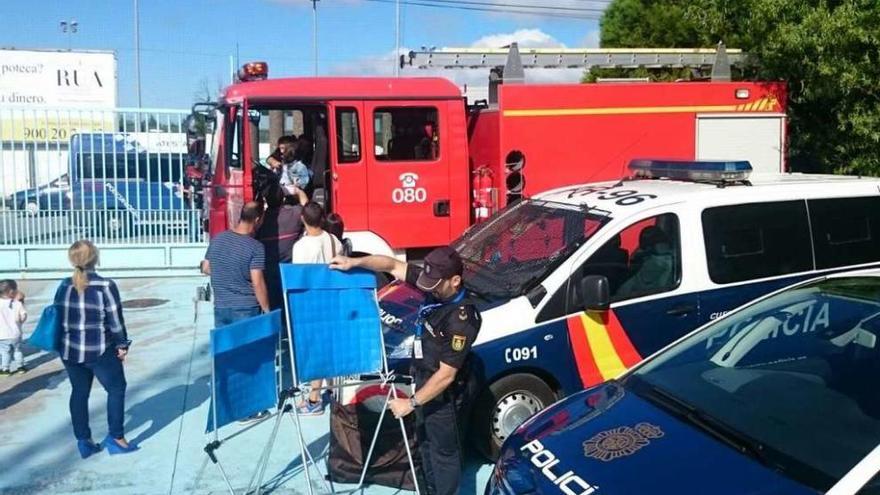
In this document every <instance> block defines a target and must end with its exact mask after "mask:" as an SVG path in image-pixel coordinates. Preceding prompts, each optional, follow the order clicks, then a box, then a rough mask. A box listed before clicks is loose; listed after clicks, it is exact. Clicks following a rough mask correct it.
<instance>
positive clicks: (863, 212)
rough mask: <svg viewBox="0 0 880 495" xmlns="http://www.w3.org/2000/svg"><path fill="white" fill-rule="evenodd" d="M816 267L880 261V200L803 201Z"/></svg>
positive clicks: (867, 198)
mask: <svg viewBox="0 0 880 495" xmlns="http://www.w3.org/2000/svg"><path fill="white" fill-rule="evenodd" d="M807 204H808V206H809V210H810V223H811V225H812V227H813V245H814V246H815V248H816V268H820V269H821V268H834V267H838V266H848V265H860V264H862V263H871V262H874V261H877V260H878V259H880V198H877V197H865V198H834V199H815V200H809V201H808V202H807Z"/></svg>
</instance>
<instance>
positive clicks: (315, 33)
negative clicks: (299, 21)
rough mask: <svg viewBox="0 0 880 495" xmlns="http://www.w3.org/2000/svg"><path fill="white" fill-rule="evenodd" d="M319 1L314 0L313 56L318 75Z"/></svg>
mask: <svg viewBox="0 0 880 495" xmlns="http://www.w3.org/2000/svg"><path fill="white" fill-rule="evenodd" d="M318 2H319V0H312V57H313V58H314V61H315V75H316V76H317V75H318Z"/></svg>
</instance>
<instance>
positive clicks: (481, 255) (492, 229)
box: [453, 200, 610, 299]
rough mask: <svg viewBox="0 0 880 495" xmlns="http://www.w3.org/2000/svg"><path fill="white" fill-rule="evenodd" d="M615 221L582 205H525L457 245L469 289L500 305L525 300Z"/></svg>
mask: <svg viewBox="0 0 880 495" xmlns="http://www.w3.org/2000/svg"><path fill="white" fill-rule="evenodd" d="M608 220H610V217H608V216H607V214H598V213H597V212H596V211H590V210H589V209H588V208H586V207H583V206H578V205H569V204H562V203H553V202H549V201H534V200H526V201H522V202H519V203H517V204H515V205H513V206H509V207H508V208H507V209H506V210H505V211H503V212H501V213H499V214H498V215H496V216H495V217H494V218H493V219H491V220H489V221H488V222H486V223H484V224H481V225H478V226H475V227H474V228H472V229H471V230H469V231H468V232H467V233H466V234H465V235H464V236H462V237H461V238H459V240H458V241H456V242H455V244H454V246H453V247H454V248H455V249H456V250H457V251H458V252H459V253H460V254H461V257H462V260H463V261H464V265H465V271H466V272H467V273H466V274H465V280H466V284H467V286H468V288H469V289H470V290H472V291H474V292H476V293H478V294H480V295H483V296H485V297H488V298H491V299H495V298H505V297H516V296H519V295H522V294H525V293H526V292H527V291H528V290H529V289H530V288H532V287H533V286H534V284H536V283H538V282H539V281H540V280H541V279H543V277H544V276H545V275H546V274H548V273H549V272H550V271H552V270H553V269H555V268H556V266H558V264H559V263H561V262H562V261H564V260H565V259H566V258H567V257H568V256H569V255H570V254H571V253H573V252H574V251H575V250H576V249H577V248H578V247H580V246H581V245H582V244H583V243H584V241H586V240H587V239H589V238H590V237H592V236H593V235H594V234H595V233H596V232H598V231H599V229H600V228H601V227H602V226H603V225H605V224H606V223H607V222H608Z"/></svg>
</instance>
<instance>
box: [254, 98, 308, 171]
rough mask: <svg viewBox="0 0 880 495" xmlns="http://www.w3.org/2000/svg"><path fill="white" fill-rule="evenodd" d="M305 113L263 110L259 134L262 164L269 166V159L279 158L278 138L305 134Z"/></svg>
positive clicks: (259, 150)
mask: <svg viewBox="0 0 880 495" xmlns="http://www.w3.org/2000/svg"><path fill="white" fill-rule="evenodd" d="M305 127H306V126H305V120H304V116H303V111H302V110H299V109H295V110H276V109H261V110H260V125H259V134H258V145H257V146H258V148H257V150H258V152H259V157H260V162H261V163H263V164H264V165H267V160H268V159H269V157H270V156H271V157H274V158H276V159H277V158H278V154H277V151H276V150H277V149H278V138H279V137H281V136H294V137H299V136H302V135H304V134H305Z"/></svg>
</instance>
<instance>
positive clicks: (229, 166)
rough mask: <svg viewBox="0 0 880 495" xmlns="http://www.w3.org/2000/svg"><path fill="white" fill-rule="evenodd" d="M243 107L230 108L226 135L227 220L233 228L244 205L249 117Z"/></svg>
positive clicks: (228, 224)
mask: <svg viewBox="0 0 880 495" xmlns="http://www.w3.org/2000/svg"><path fill="white" fill-rule="evenodd" d="M245 115H246V113H245V110H244V109H243V108H242V107H231V108H230V109H229V121H228V124H227V130H226V136H225V140H224V141H225V144H226V149H225V154H224V155H225V159H226V160H225V162H226V170H225V172H226V188H225V189H226V190H225V195H226V221H227V227H228V228H233V227H235V225H236V224H237V223H238V218H239V216H241V207H242V206H244V201H245V198H244V167H243V165H242V164H243V163H244V150H245V143H244V134H245V133H246V126H247V119H246V118H245Z"/></svg>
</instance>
